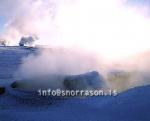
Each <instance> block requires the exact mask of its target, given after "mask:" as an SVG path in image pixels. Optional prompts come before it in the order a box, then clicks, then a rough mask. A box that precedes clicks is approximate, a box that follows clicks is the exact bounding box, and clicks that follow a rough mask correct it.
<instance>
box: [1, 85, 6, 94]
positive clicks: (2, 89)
mask: <svg viewBox="0 0 150 121" xmlns="http://www.w3.org/2000/svg"><path fill="white" fill-rule="evenodd" d="M5 91H6V90H5V87H2V86H0V95H2V94H4V93H5Z"/></svg>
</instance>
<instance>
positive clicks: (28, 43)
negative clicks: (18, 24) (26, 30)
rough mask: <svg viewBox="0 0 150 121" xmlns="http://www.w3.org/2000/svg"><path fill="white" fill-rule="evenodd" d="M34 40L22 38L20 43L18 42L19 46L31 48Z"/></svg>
mask: <svg viewBox="0 0 150 121" xmlns="http://www.w3.org/2000/svg"><path fill="white" fill-rule="evenodd" d="M36 39H37V38H35V37H34V38H33V37H31V36H29V37H22V38H21V40H20V42H19V45H20V46H26V45H29V46H32V45H33V43H34V42H35V40H36Z"/></svg>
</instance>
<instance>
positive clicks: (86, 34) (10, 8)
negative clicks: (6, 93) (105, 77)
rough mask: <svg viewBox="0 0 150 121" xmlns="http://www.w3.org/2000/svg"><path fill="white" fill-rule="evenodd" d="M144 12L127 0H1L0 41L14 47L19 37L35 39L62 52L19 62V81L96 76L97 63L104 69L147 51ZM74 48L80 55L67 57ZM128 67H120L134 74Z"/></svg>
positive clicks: (148, 25)
mask: <svg viewBox="0 0 150 121" xmlns="http://www.w3.org/2000/svg"><path fill="white" fill-rule="evenodd" d="M148 9H149V8H148V6H130V5H128V4H127V0H103V1H101V0H24V1H21V0H13V1H11V0H1V1H0V15H2V16H4V17H5V19H6V21H7V22H6V24H5V30H4V31H3V33H2V34H1V38H6V39H7V40H10V43H11V44H16V43H18V42H17V40H19V39H20V38H21V37H22V36H28V35H31V36H34V35H36V36H38V37H39V40H38V41H37V44H48V45H49V46H50V47H51V48H56V47H57V48H65V50H66V51H65V52H64V50H63V52H61V51H57V49H56V52H55V51H53V50H52V52H48V51H47V50H46V51H45V50H44V51H42V52H41V54H40V55H38V56H34V55H32V56H29V57H27V58H26V59H24V61H23V65H22V66H21V69H20V71H19V73H20V75H23V76H24V77H35V76H37V75H38V76H41V75H47V74H51V73H53V74H60V73H61V74H76V73H82V72H83V73H84V72H86V71H90V70H101V68H102V67H103V66H101V65H102V64H101V61H103V60H101V59H99V58H100V57H103V58H104V60H105V61H106V63H107V61H112V60H115V61H116V60H120V59H125V58H126V57H128V56H130V55H134V54H138V53H139V52H142V51H147V50H149V49H150V46H149V45H150V42H149V40H150V34H149V32H150V21H149V16H148V14H147V13H148V11H147V10H148ZM66 48H67V49H66ZM68 48H70V49H68ZM75 48H77V49H79V48H80V49H79V51H78V52H77V53H76V52H75V53H74V52H71V53H70V50H72V49H73V50H75ZM82 49H86V50H87V51H91V52H93V53H95V55H96V56H97V57H98V59H97V58H95V55H94V59H93V57H92V56H91V55H90V54H89V55H88V54H87V53H84V52H82ZM79 52H80V53H79ZM91 59H92V61H91ZM119 62H121V61H119ZM133 62H135V61H133ZM133 62H132V63H133ZM129 63H130V62H129V61H128V62H127V64H125V63H123V64H122V65H124V64H125V65H124V66H127V65H129V66H130V67H129V68H131V67H133V68H134V69H135V68H136V66H131V65H130V64H129ZM103 64H104V63H103ZM141 64H142V65H143V64H145V62H143V63H141ZM132 65H134V64H132ZM136 65H137V63H136ZM113 67H114V64H113ZM129 68H128V69H129ZM139 68H140V67H139Z"/></svg>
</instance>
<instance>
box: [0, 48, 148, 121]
mask: <svg viewBox="0 0 150 121" xmlns="http://www.w3.org/2000/svg"><path fill="white" fill-rule="evenodd" d="M36 52H37V51H36V49H33V48H30V49H29V48H24V47H23V48H21V47H0V85H1V86H3V85H4V86H5V87H6V88H7V89H6V93H5V94H3V95H0V121H150V100H149V97H150V86H149V85H148V86H142V87H136V88H133V89H130V90H128V91H125V92H123V93H121V94H119V95H118V96H115V97H113V96H105V97H104V96H99V97H88V98H70V99H67V100H57V101H55V100H50V99H47V100H46V101H37V102H36V101H35V100H32V99H30V100H26V99H21V98H18V97H15V96H14V95H12V94H10V92H9V90H8V87H9V85H10V84H11V83H12V82H13V81H14V80H13V75H14V72H15V71H16V70H17V69H18V68H19V65H20V64H21V59H22V58H23V57H25V56H27V55H29V54H31V53H36Z"/></svg>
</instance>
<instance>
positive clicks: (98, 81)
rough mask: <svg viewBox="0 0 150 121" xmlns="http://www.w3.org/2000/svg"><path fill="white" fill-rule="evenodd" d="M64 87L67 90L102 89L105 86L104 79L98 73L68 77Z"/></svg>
mask: <svg viewBox="0 0 150 121" xmlns="http://www.w3.org/2000/svg"><path fill="white" fill-rule="evenodd" d="M64 85H65V87H66V88H67V89H70V90H75V89H100V88H102V87H103V86H104V79H103V77H102V75H100V74H99V73H98V72H96V71H92V72H88V73H84V74H80V75H72V76H67V77H66V78H65V79H64Z"/></svg>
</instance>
